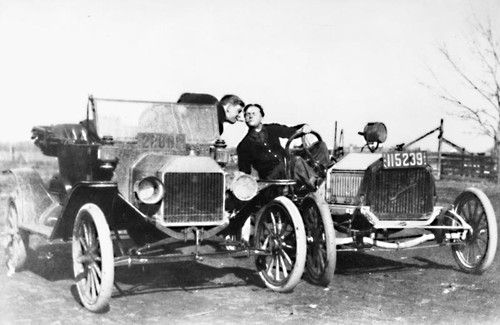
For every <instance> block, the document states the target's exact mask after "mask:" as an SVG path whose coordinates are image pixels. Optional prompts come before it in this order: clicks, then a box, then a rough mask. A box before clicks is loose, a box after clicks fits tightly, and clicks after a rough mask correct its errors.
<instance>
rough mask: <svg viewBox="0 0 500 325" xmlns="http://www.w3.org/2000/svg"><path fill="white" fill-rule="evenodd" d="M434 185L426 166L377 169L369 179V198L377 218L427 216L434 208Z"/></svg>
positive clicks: (400, 218)
mask: <svg viewBox="0 0 500 325" xmlns="http://www.w3.org/2000/svg"><path fill="white" fill-rule="evenodd" d="M434 197H435V187H434V180H433V178H432V174H431V172H430V171H429V170H427V169H425V168H408V169H378V170H377V171H375V172H374V175H373V177H372V179H371V182H370V194H369V196H368V201H369V204H370V207H371V209H372V211H373V212H374V213H375V214H376V215H377V216H379V218H380V219H386V220H391V219H398V220H414V219H426V218H427V216H426V214H429V213H431V212H432V211H433V207H434Z"/></svg>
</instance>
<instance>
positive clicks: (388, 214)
mask: <svg viewBox="0 0 500 325" xmlns="http://www.w3.org/2000/svg"><path fill="white" fill-rule="evenodd" d="M360 134H361V135H363V136H364V138H365V141H366V145H365V146H364V147H363V148H362V149H361V152H355V153H349V154H347V155H345V156H344V157H342V158H341V159H339V161H338V162H337V163H336V164H334V165H333V166H331V167H330V168H329V169H328V171H327V175H326V182H325V184H324V186H325V195H326V196H325V200H326V202H327V204H328V206H329V209H330V212H331V214H332V218H333V222H334V227H335V230H336V245H337V251H339V252H340V251H356V250H378V249H383V250H402V249H410V248H415V247H432V246H436V245H449V246H451V249H452V253H453V256H454V258H455V260H456V262H457V263H458V265H459V267H460V268H461V269H462V270H463V271H465V272H468V273H482V272H484V271H485V270H486V269H487V268H488V267H489V266H491V264H492V262H493V259H494V257H495V253H496V248H497V236H498V234H497V221H496V218H495V212H494V210H493V208H492V205H491V203H490V201H489V199H488V197H487V196H486V195H485V194H484V193H483V192H482V191H480V190H479V189H477V188H467V189H465V190H464V191H463V192H462V194H460V195H459V196H458V197H457V198H456V200H455V202H454V204H453V205H451V206H446V207H440V206H435V205H436V201H437V196H436V189H435V181H434V177H433V173H432V169H431V167H430V166H429V164H428V162H427V155H426V152H423V151H402V150H389V151H388V152H383V153H378V152H376V151H377V148H378V147H379V144H380V143H383V142H384V141H385V140H386V138H387V129H386V127H385V125H384V124H383V123H376V122H374V123H368V124H367V126H366V127H365V129H364V130H363V132H360ZM365 148H367V149H369V150H368V151H369V152H363V150H364V149H365ZM399 148H400V149H402V148H403V146H399Z"/></svg>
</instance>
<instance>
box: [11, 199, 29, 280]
mask: <svg viewBox="0 0 500 325" xmlns="http://www.w3.org/2000/svg"><path fill="white" fill-rule="evenodd" d="M18 222H19V215H18V213H17V207H16V204H15V203H14V201H12V200H9V204H8V206H7V219H6V220H5V232H6V233H7V236H8V239H7V240H8V241H7V247H6V250H5V252H6V264H7V268H8V273H7V274H8V275H9V276H10V275H13V274H14V273H15V272H17V271H20V270H22V268H23V267H24V265H25V264H26V260H27V257H28V254H27V247H28V233H27V232H26V231H24V230H21V229H19V226H18Z"/></svg>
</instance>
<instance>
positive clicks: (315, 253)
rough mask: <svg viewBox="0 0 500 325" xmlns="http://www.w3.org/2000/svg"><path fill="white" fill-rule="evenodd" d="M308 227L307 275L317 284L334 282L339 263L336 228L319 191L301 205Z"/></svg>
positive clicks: (305, 223) (309, 196)
mask: <svg viewBox="0 0 500 325" xmlns="http://www.w3.org/2000/svg"><path fill="white" fill-rule="evenodd" d="M300 211H301V213H302V219H303V220H304V226H305V228H306V239H307V258H306V275H307V277H308V279H309V280H310V281H311V282H312V283H314V284H317V285H322V286H328V285H329V284H330V282H332V280H333V277H334V274H335V267H336V264H337V246H336V244H335V229H334V228H333V220H332V217H331V215H330V209H328V205H327V203H326V202H325V200H324V199H323V198H322V197H321V196H320V195H319V194H318V193H311V194H309V195H308V196H307V197H306V198H305V199H304V201H303V202H302V205H301V207H300Z"/></svg>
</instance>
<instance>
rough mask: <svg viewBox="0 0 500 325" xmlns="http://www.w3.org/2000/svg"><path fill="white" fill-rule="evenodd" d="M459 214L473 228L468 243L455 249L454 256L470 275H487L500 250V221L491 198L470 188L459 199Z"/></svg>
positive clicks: (468, 235) (453, 247)
mask: <svg viewBox="0 0 500 325" xmlns="http://www.w3.org/2000/svg"><path fill="white" fill-rule="evenodd" d="M455 207H456V213H457V214H459V215H460V216H461V217H462V218H464V220H465V221H466V222H467V223H468V224H469V225H470V226H471V227H472V231H469V232H468V233H467V236H466V238H465V240H463V241H462V242H461V243H460V244H458V245H454V246H452V250H453V257H454V258H455V260H456V261H457V263H458V265H459V266H460V268H461V269H462V270H463V271H465V272H467V273H483V272H484V271H485V270H486V269H487V268H489V267H490V266H491V264H492V263H493V258H494V257H495V252H496V249H497V236H498V234H497V221H496V218H495V212H494V210H493V207H492V205H491V202H490V200H489V199H488V197H487V196H486V195H485V194H484V193H483V192H482V191H480V190H478V189H475V188H468V189H466V190H465V191H464V192H463V193H462V194H460V195H459V196H458V197H457V199H456V200H455Z"/></svg>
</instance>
